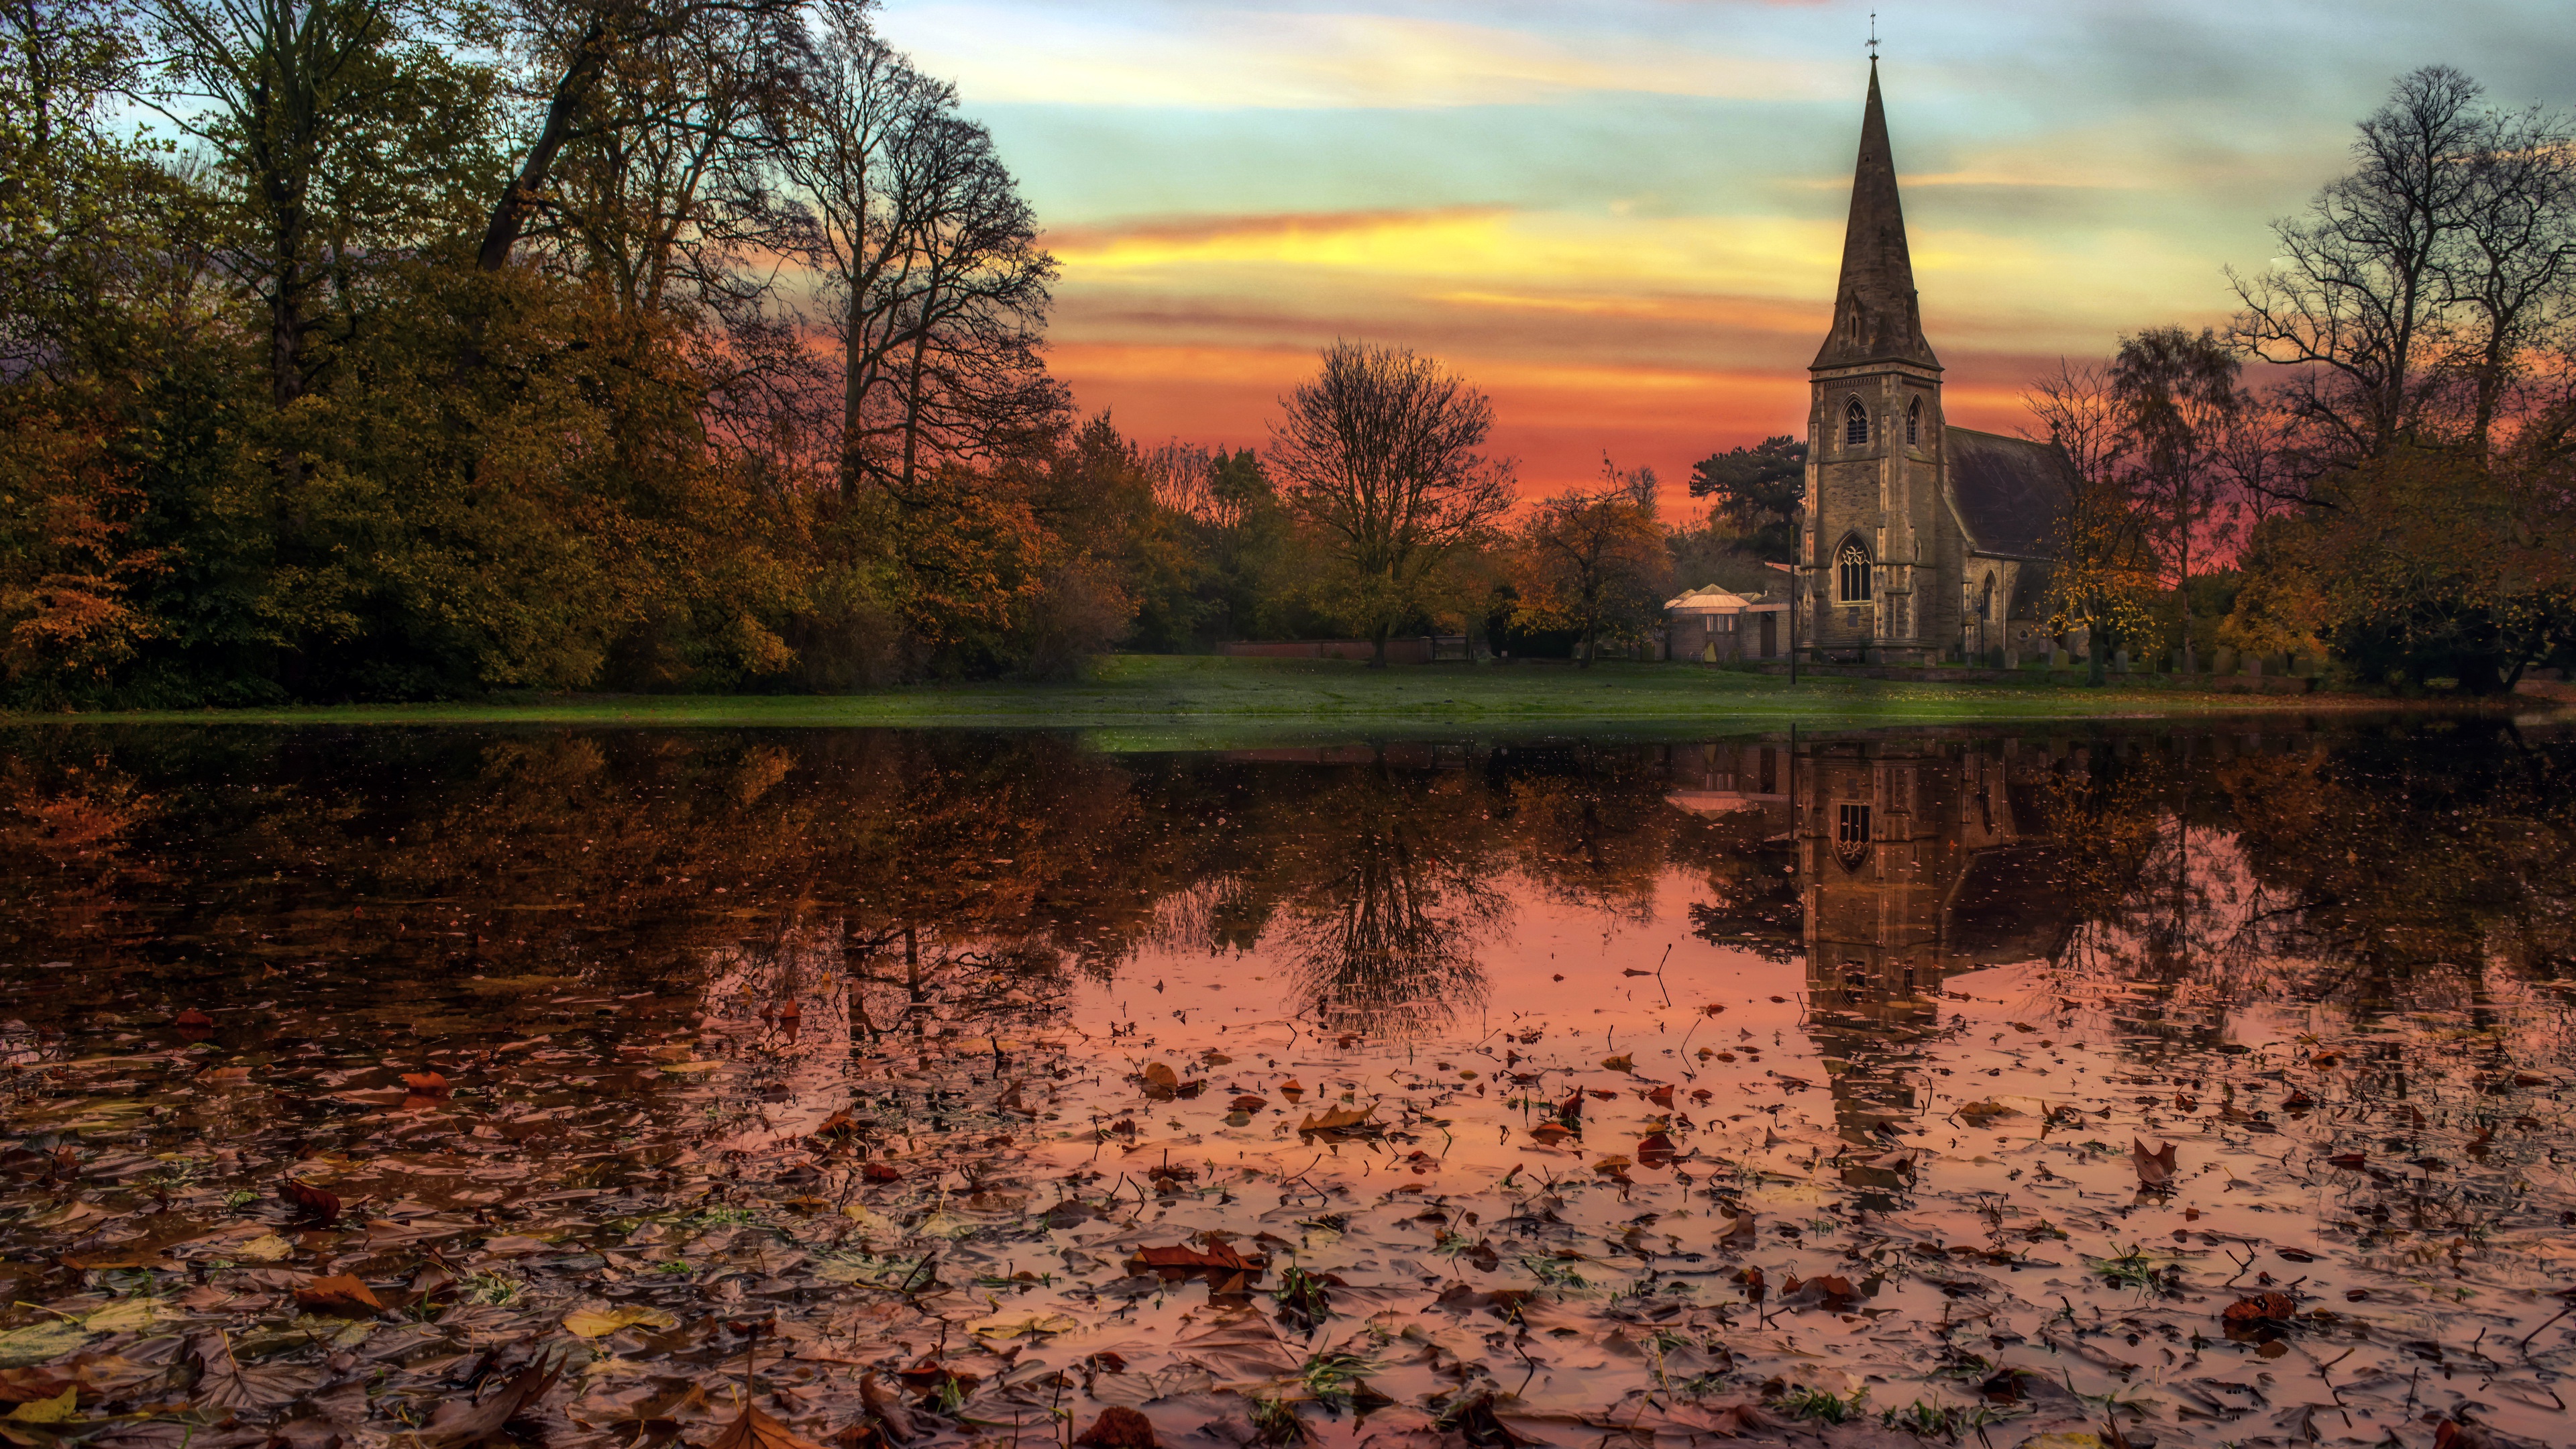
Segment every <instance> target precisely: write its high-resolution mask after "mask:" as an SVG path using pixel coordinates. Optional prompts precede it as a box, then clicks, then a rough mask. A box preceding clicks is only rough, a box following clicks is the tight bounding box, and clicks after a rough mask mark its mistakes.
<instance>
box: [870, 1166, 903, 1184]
mask: <svg viewBox="0 0 2576 1449" xmlns="http://www.w3.org/2000/svg"><path fill="white" fill-rule="evenodd" d="M859 1176H861V1177H863V1178H866V1179H867V1180H868V1181H870V1182H901V1181H903V1174H902V1173H901V1172H900V1171H898V1170H897V1169H896V1168H895V1165H894V1164H893V1163H891V1162H871V1163H869V1164H868V1165H866V1166H865V1167H862V1168H860V1169H859Z"/></svg>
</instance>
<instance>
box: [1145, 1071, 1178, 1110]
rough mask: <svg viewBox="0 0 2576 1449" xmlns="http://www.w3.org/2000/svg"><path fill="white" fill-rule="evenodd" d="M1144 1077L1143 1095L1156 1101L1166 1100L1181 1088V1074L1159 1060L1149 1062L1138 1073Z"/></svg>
mask: <svg viewBox="0 0 2576 1449" xmlns="http://www.w3.org/2000/svg"><path fill="white" fill-rule="evenodd" d="M1138 1075H1139V1076H1140V1077H1142V1078H1143V1079H1144V1083H1145V1095H1146V1096H1148V1097H1151V1098H1153V1099H1154V1100H1156V1101H1158V1102H1159V1101H1167V1100H1169V1099H1170V1098H1171V1097H1173V1096H1174V1095H1176V1094H1178V1093H1179V1091H1180V1090H1181V1074H1180V1073H1178V1072H1176V1071H1173V1070H1172V1069H1171V1068H1170V1067H1169V1066H1167V1065H1165V1064H1163V1063H1161V1062H1149V1063H1147V1064H1146V1066H1145V1070H1144V1071H1143V1072H1141V1073H1139V1074H1138Z"/></svg>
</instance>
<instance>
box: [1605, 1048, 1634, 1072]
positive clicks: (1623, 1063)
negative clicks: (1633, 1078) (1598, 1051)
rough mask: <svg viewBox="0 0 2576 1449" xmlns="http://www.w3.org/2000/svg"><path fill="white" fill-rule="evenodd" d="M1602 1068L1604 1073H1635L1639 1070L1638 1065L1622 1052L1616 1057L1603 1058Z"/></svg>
mask: <svg viewBox="0 0 2576 1449" xmlns="http://www.w3.org/2000/svg"><path fill="white" fill-rule="evenodd" d="M1601 1067H1602V1069H1603V1070H1604V1071H1612V1072H1633V1071H1635V1070H1636V1069H1637V1064H1636V1062H1635V1061H1634V1060H1632V1059H1631V1058H1630V1057H1629V1055H1628V1054H1627V1053H1626V1052H1621V1053H1620V1054H1619V1055H1617V1056H1615V1057H1603V1058H1602V1059H1601Z"/></svg>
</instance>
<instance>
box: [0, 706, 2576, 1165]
mask: <svg viewBox="0 0 2576 1449" xmlns="http://www.w3.org/2000/svg"><path fill="white" fill-rule="evenodd" d="M10 746H11V748H10V751H9V755H8V763H7V766H6V769H5V775H0V796H4V797H5V799H0V854H5V856H6V861H5V864H6V866H7V872H6V883H5V885H0V891H5V896H0V910H5V911H6V914H7V917H8V921H7V929H8V930H9V931H10V932H11V933H12V934H13V935H14V936H15V938H16V939H15V943H14V945H13V947H12V949H13V951H14V952H15V953H17V954H18V955H20V956H21V957H23V958H25V959H37V960H42V959H62V960H69V961H73V962H75V963H105V962H110V961H113V962H115V963H116V964H117V965H118V966H119V967H121V968H133V967H141V968H144V969H146V970H148V971H151V972H155V973H161V974H165V975H168V976H171V977H173V978H177V979H187V978H201V979H206V980H210V981H219V980H222V979H224V978H227V977H229V976H235V975H237V974H238V973H239V972H241V971H244V970H251V971H262V970H275V969H279V968H280V967H281V966H283V965H289V964H294V965H297V966H298V969H300V963H302V962H307V961H324V960H327V961H330V962H333V963H337V964H338V965H339V966H341V967H345V968H350V969H352V970H353V975H354V978H355V979H353V980H352V981H351V982H349V983H348V986H347V987H346V988H343V989H353V988H354V987H355V985H356V984H357V983H358V982H360V981H363V982H364V983H365V985H366V987H367V991H366V993H365V994H366V995H367V996H368V998H369V1003H368V1006H369V1009H370V1010H372V1011H375V1012H377V1013H379V1014H380V1015H382V1016H384V1017H385V1018H386V1019H389V1020H392V1019H399V1020H402V1021H404V1022H405V1024H411V1018H412V1017H413V1016H416V1015H419V1014H421V1013H429V1014H430V1015H433V1016H434V1015H437V1014H438V1013H439V1012H442V1011H447V1010H453V1009H456V1008H455V1004H454V1003H453V1002H452V1001H449V1002H442V1003H432V1002H431V1001H429V1000H428V999H427V997H429V996H440V995H443V994H444V993H443V991H442V990H441V989H440V983H443V982H444V983H449V984H452V983H453V982H455V981H456V980H459V979H475V980H479V981H482V982H484V983H486V985H485V986H484V987H483V988H480V989H478V992H477V995H476V998H475V999H476V1000H477V1001H479V1002H482V1003H484V1004H486V1005H489V1006H491V1007H494V1008H496V1009H500V1010H504V1011H509V1010H517V1009H521V1008H523V1007H526V1006H528V1005H529V1004H530V1003H527V1002H523V1001H521V1000H520V999H519V998H520V997H521V996H523V995H528V994H531V993H521V992H514V991H511V990H508V989H503V988H495V987H492V986H490V985H489V983H492V982H495V981H501V982H508V981H515V980H521V979H526V980H530V981H539V982H543V983H548V984H550V985H558V986H559V985H560V984H561V982H562V980H563V979H564V978H567V977H578V978H579V979H581V980H582V981H584V982H585V983H587V984H590V985H593V986H597V987H601V988H608V989H613V990H617V991H626V992H631V991H637V990H645V989H650V990H654V991H661V992H676V993H683V994H685V993H689V992H692V991H695V990H697V989H699V986H700V985H702V984H703V973H704V972H705V970H706V965H707V963H708V962H709V960H710V959H712V956H711V953H713V954H716V955H721V956H722V958H723V959H724V960H725V961H726V962H727V963H728V966H727V969H726V976H727V979H728V981H729V982H731V981H744V982H748V981H749V980H750V979H751V978H752V977H755V976H756V977H759V978H760V984H759V985H757V986H753V985H748V984H746V985H742V986H740V987H738V988H737V987H730V986H729V987H728V990H736V989H738V990H741V991H744V992H750V993H752V994H755V995H757V994H763V993H765V994H767V995H769V996H771V997H783V996H785V995H789V994H793V993H794V992H795V991H796V990H797V989H798V988H799V987H801V986H802V985H803V984H805V983H806V982H808V981H811V980H817V979H833V980H843V981H848V982H852V983H855V984H856V985H857V986H858V987H859V988H860V989H859V992H858V994H857V995H854V996H853V997H852V998H851V1001H850V1006H851V1011H850V1013H849V1019H848V1025H849V1028H850V1029H851V1030H852V1031H855V1032H857V1033H859V1034H860V1035H861V1036H863V1037H873V1036H875V1035H878V1034H881V1033H885V1032H890V1031H897V1030H901V1031H905V1032H914V1033H917V1032H919V1031H922V1030H927V1029H929V1027H928V1019H929V1017H930V1016H931V1015H932V1014H933V1013H932V1012H931V1010H930V1007H931V1005H932V1003H933V1001H934V999H935V1000H936V1001H938V1002H943V1003H946V1005H945V1006H943V1007H941V1009H940V1013H939V1014H942V1015H946V1016H951V1017H953V1016H955V1015H956V1014H957V1011H958V1009H959V1008H960V1007H965V1006H969V1005H972V1006H973V1007H974V1008H975V1009H978V1010H988V1011H992V1012H998V1013H1002V1014H1003V1015H1004V1016H1006V1017H1016V1018H1017V1019H1021V1020H1023V1021H1037V1020H1042V1019H1045V1018H1047V1017H1048V1016H1049V1015H1050V1014H1053V1013H1057V1012H1059V1011H1060V1010H1061V1003H1062V1001H1063V999H1064V992H1065V988H1066V987H1067V986H1068V985H1069V984H1070V983H1072V982H1073V981H1075V980H1077V979H1093V980H1104V979H1107V978H1109V977H1110V976H1112V975H1113V974H1114V973H1115V972H1116V971H1117V970H1118V968H1119V967H1120V965H1121V964H1122V963H1124V962H1126V961H1128V960H1130V959H1132V958H1133V957H1134V956H1135V954H1136V953H1137V952H1138V951H1139V950H1142V949H1147V948H1153V949H1180V950H1187V951H1203V952H1216V953H1235V954H1240V953H1245V952H1264V951H1266V952H1273V953H1278V954H1280V955H1281V956H1282V957H1283V958H1285V961H1286V962H1287V963H1288V965H1289V968H1290V969H1291V970H1292V972H1293V974H1294V975H1295V976H1296V978H1297V980H1298V981H1299V982H1300V984H1301V989H1302V992H1303V999H1302V1001H1301V1002H1300V1006H1301V1008H1302V1010H1303V1011H1304V1012H1306V1013H1308V1014H1311V1015H1312V1016H1313V1017H1314V1018H1315V1019H1316V1020H1318V1021H1319V1022H1320V1023H1323V1024H1325V1025H1328V1026H1329V1027H1331V1028H1332V1029H1334V1030H1337V1031H1338V1030H1361V1031H1369V1032H1380V1033H1383V1032H1386V1031H1389V1030H1392V1029H1395V1028H1396V1024H1397V1023H1407V1024H1410V1025H1414V1026H1419V1025H1422V1024H1428V1023H1432V1022H1434V1021H1436V1020H1443V1019H1447V1017H1448V1016H1449V1015H1454V1013H1456V1012H1457V1011H1459V1010H1464V1009H1473V1008H1475V1007H1478V1006H1480V1005H1481V1004H1482V1003H1483V1000H1484V994H1485V991H1486V987H1485V985H1484V975H1483V972H1482V969H1481V968H1480V966H1479V964H1478V960H1479V952H1480V950H1482V949H1484V948H1485V947H1487V946H1488V945H1490V943H1492V942H1494V941H1496V940H1499V939H1508V938H1509V936H1510V935H1511V933H1512V932H1513V931H1515V930H1516V929H1518V928H1520V927H1522V926H1526V925H1527V924H1528V920H1529V917H1528V916H1527V915H1526V913H1527V912H1531V911H1542V912H1565V911H1573V912H1577V913H1592V914H1597V915H1600V916H1602V917H1603V918H1605V919H1607V920H1626V921H1631V922H1635V921H1642V920H1645V919H1648V918H1650V917H1651V916H1652V915H1653V913H1654V909H1655V907H1654V900H1655V893H1656V891H1657V889H1658V882H1660V881H1663V880H1665V879H1667V878H1668V877H1670V876H1672V875H1673V874H1674V873H1676V872H1678V873H1679V875H1680V876H1681V877H1682V878H1684V879H1687V880H1690V881H1694V882H1697V883H1698V889H1697V896H1698V899H1697V901H1696V902H1695V903H1694V904H1693V905H1692V906H1691V908H1690V909H1691V915H1692V924H1693V927H1694V929H1695V930H1696V932H1697V934H1698V935H1699V936H1700V937H1701V938H1702V939H1704V940H1705V941H1707V942H1709V943H1710V944H1711V945H1714V946H1720V947H1726V948H1729V949H1733V950H1740V951H1745V952H1748V953H1750V954H1752V955H1754V956H1757V957H1762V958H1766V959H1772V960H1781V961H1791V960H1795V961H1800V962H1802V963H1803V964H1804V966H1805V968H1806V972H1807V977H1808V991H1809V994H1810V1003H1811V1005H1812V1007H1813V1008H1814V1009H1815V1011H1816V1013H1817V1021H1818V1024H1819V1026H1820V1028H1822V1029H1826V1030H1830V1031H1849V1032H1852V1033H1854V1034H1855V1036H1854V1039H1853V1042H1852V1044H1851V1050H1852V1051H1853V1052H1855V1053H1862V1052H1864V1051H1865V1050H1866V1042H1867V1041H1868V1040H1869V1039H1871V1038H1872V1037H1873V1036H1875V1037H1881V1038H1892V1037H1901V1036H1902V1035H1903V1034H1905V1033H1907V1032H1912V1031H1917V1030H1921V1029H1923V1028H1924V1025H1925V1023H1926V1021H1928V1019H1929V1018H1928V1017H1927V1016H1926V1014H1925V1013H1926V1009H1927V1007H1926V1004H1927V1003H1929V1002H1930V1001H1932V1000H1934V999H1935V998H1936V997H1937V995H1938V993H1939V990H1940V987H1941V983H1942V982H1943V981H1945V980H1947V979H1948V978H1950V977H1952V976H1955V975H1956V974H1958V973H1959V972H1961V971H1965V970H1973V969H1979V968H1982V967H1986V966H1991V965H1994V964H1997V963H1999V962H2005V961H2029V960H2040V961H2045V962H2048V963H2050V964H2051V965H2053V966H2056V967H2059V968H2063V969H2065V970H2071V971H2078V972H2083V973H2088V974H2090V975H2094V976H2100V977H2107V978H2116V979H2118V980H2119V981H2121V982H2123V983H2125V984H2126V985H2127V986H2128V987H2129V988H2130V989H2132V990H2134V991H2141V992H2146V993H2148V994H2149V995H2150V996H2152V998H2153V999H2152V1000H2148V1001H2143V1002H2141V1003H2139V1004H2138V1005H2137V1006H2136V1008H2135V1009H2134V1010H2133V1011H2131V1012H2128V1013H2126V1014H2125V1015H2124V1016H2123V1018H2122V1019H2121V1020H2120V1021H2119V1022H2118V1023H2116V1024H2106V1027H2105V1029H2106V1030H2108V1029H2112V1028H2113V1027H2114V1026H2116V1029H2117V1031H2118V1032H2119V1033H2120V1034H2122V1035H2123V1036H2124V1037H2127V1038H2130V1039H2133V1040H2137V1041H2139V1042H2140V1043H2141V1044H2142V1045H2143V1044H2146V1043H2147V1042H2150V1041H2152V1040H2153V1039H2157V1038H2159V1037H2170V1038H2172V1039H2173V1041H2174V1042H2175V1043H2176V1044H2177V1045H2181V1044H2189V1045H2206V1044H2208V1043H2210V1042H2213V1041H2215V1040H2216V1039H2217V1037H2218V1036H2219V1035H2220V1034H2222V1033H2223V1032H2224V1031H2225V1030H2226V1029H2227V1026H2226V1022H2227V1013H2228V1012H2229V1011H2230V1010H2232V1009H2235V1008H2237V1007H2240V1006H2242V1005H2244V1004H2246V1003H2251V1002H2256V1001H2264V1000H2277V1001H2290V1002H2300V1003H2327V1004H2331V1005H2332V1006H2334V1007H2335V1009H2337V1010H2345V1011H2350V1012H2353V1013H2356V1014H2358V1015H2361V1016H2368V1015H2371V1014H2374V1013H2386V1012H2391V1011H2399V1010H2421V1009H2429V1008H2440V1009H2450V1008H2452V1007H2457V1008H2458V1009H2463V1010H2475V1009H2476V1004H2477V1002H2478V1000H2479V999H2480V998H2481V996H2482V995H2483V994H2485V993H2488V992H2491V991H2492V990H2494V989H2495V988H2496V983H2497V981H2498V980H2499V979H2500V978H2512V979H2516V980H2550V981H2556V980H2562V979H2564V978H2565V977H2566V976H2567V975H2568V962H2569V957H2570V945H2569V931H2570V926H2569V911H2570V900H2569V887H2568V882H2569V881H2570V880H2571V879H2576V822H2571V819H2570V813H2569V812H2570V810H2571V808H2576V807H2571V805H2570V803H2569V801H2570V798H2571V797H2576V789H2571V788H2570V784H2571V782H2570V779H2569V774H2570V750H2569V746H2568V744H2567V742H2566V741H2565V739H2564V738H2563V737H2562V736H2558V735H2550V736H2545V737H2529V736H2526V735H2523V734H2520V733H2517V732H2516V731H2515V730H2514V729H2513V728H2511V727H2510V726H2508V725H2505V724H2502V723H2501V722H2494V721H2463V722H2451V721H2442V722H2418V723H2407V724H2400V725H2394V726H2384V727H2373V728H2363V729H2351V728H2347V729H2324V728H2284V727H2283V726H2282V725H2281V724H2279V723H2266V724H2264V725H2262V726H2261V727H2259V728H2257V727H2254V726H2231V727H2229V728H2228V729H2226V730H2224V731H2215V730H2200V729H2187V728H2174V729H2165V730H2156V731H2146V732H2138V733H2132V734H2120V733H2114V732H2104V731H2094V732H2088V733H2085V734H2082V735H2080V736H2079V735H2069V736H2064V737H2058V738H2048V737H2038V736H2027V735H1999V736H1989V737H1948V738H1933V737H1922V736H1914V737H1908V738H1904V739H1893V738H1876V739H1851V740H1825V741H1809V742H1805V743H1803V744H1801V745H1800V746H1799V747H1798V748H1797V749H1796V750H1795V751H1794V752H1793V751H1792V750H1791V748H1790V747H1789V746H1788V744H1787V742H1786V741H1784V740H1780V739H1763V740H1739V741H1720V742H1715V743H1710V744H1693V745H1662V744H1637V745H1618V744H1589V745H1579V746H1578V745H1565V746H1549V747H1534V746H1500V747H1472V746H1438V747H1435V746H1428V745H1392V746H1385V747H1350V748H1344V749H1331V750H1289V751H1251V752H1241V753H1235V754H1224V755H1163V756H1135V757H1125V758H1121V757H1116V756H1108V755H1102V754H1098V753H1094V752H1090V751H1087V750H1085V749H1083V748H1081V747H1080V746H1079V745H1078V744H1076V743H1074V742H1072V741H1069V740H1065V739H1061V738H1056V737H1049V736H1030V735H1013V736H987V737H976V736H967V735H957V734H923V733H891V732H846V733H813V734H755V733H742V734H733V735H726V734H721V733H692V734H688V735H677V734H652V733H642V732H614V731H602V732H595V733H543V734H537V733H529V734H503V735H498V736H495V735H492V734H489V733H482V732H468V731H456V732H441V731H407V732H401V733H393V732H380V733H373V734H349V733H338V732H263V731H256V730H249V729H235V730H193V729H115V730H96V729H80V728H72V729H49V730H19V731H15V732H13V734H12V737H11V739H10ZM1516 907H1517V909H1518V911H1519V912H1521V913H1522V914H1518V915H1516ZM80 979H88V978H85V977H84V978H80ZM128 989H130V987H129V988H128ZM74 994H75V995H77V992H75V993H74ZM1854 1060H1858V1058H1857V1057H1855V1058H1854ZM1903 1101H1904V1095H1903V1094H1902V1093H1901V1092H1899V1093H1895V1094H1893V1095H1891V1096H1889V1097H1888V1098H1887V1099H1886V1100H1885V1101H1884V1102H1883V1103H1882V1104H1881V1105H1882V1106H1883V1107H1884V1108H1885V1109H1887V1110H1899V1109H1901V1107H1902V1105H1903ZM1873 1110H1875V1109H1873ZM1869 1115H1870V1114H1869V1113H1867V1112H1863V1113H1860V1114H1859V1115H1856V1116H1855V1117H1853V1119H1852V1125H1853V1126H1854V1127H1855V1128H1856V1129H1860V1130H1866V1127H1867V1122H1868V1119H1869Z"/></svg>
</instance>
